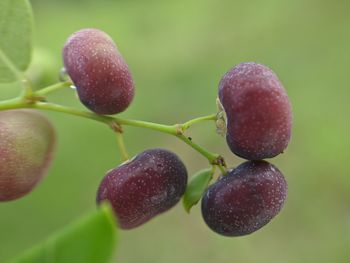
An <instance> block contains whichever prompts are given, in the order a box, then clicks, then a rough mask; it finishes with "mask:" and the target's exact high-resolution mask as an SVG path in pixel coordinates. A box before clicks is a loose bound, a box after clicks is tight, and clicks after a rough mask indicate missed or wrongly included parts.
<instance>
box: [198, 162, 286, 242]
mask: <svg viewBox="0 0 350 263" xmlns="http://www.w3.org/2000/svg"><path fill="white" fill-rule="evenodd" d="M286 195H287V183H286V181H285V179H284V177H283V175H282V173H281V172H280V171H279V170H278V169H277V168H276V167H275V166H273V165H272V164H270V163H268V162H265V161H248V162H245V163H243V164H241V165H240V166H238V167H237V168H236V169H234V170H232V171H230V172H229V174H228V175H227V176H225V177H222V178H221V179H220V180H219V181H217V182H216V183H214V184H213V185H211V186H210V187H209V188H208V190H207V191H206V193H205V195H204V197H203V198H202V215H203V218H204V221H205V222H206V223H207V225H208V226H209V227H210V228H211V229H212V230H213V231H214V232H216V233H218V234H221V235H224V236H243V235H247V234H250V233H252V232H254V231H256V230H258V229H260V228H261V227H263V226H264V225H266V224H267V223H268V222H270V220H271V219H272V218H274V217H275V216H276V215H277V214H278V213H279V211H280V210H281V209H282V207H283V204H284V201H285V199H286Z"/></svg>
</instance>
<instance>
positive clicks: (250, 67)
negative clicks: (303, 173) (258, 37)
mask: <svg viewBox="0 0 350 263" xmlns="http://www.w3.org/2000/svg"><path fill="white" fill-rule="evenodd" d="M219 99H220V102H221V104H222V106H223V108H224V110H225V113H226V117H227V134H226V139H227V143H228V145H229V147H230V149H231V151H232V152H233V153H235V154H236V155H238V156H240V157H243V158H245V159H248V160H260V159H265V158H271V157H274V156H276V155H278V154H280V153H281V152H283V150H284V149H285V148H286V147H287V145H288V142H289V139H290V136H291V128H292V112H291V106H290V103H289V99H288V96H287V93H286V91H285V89H284V88H283V86H282V84H281V82H280V81H279V80H278V78H277V76H276V75H275V73H274V72H273V71H272V70H271V69H269V68H268V67H266V66H264V65H261V64H257V63H253V62H250V63H241V64H239V65H237V66H236V67H234V68H232V69H231V70H230V71H229V72H227V73H226V74H225V76H224V77H223V78H222V79H221V81H220V84H219Z"/></svg>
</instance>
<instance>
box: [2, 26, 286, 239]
mask: <svg viewBox="0 0 350 263" xmlns="http://www.w3.org/2000/svg"><path fill="white" fill-rule="evenodd" d="M63 61H64V66H65V69H66V72H67V74H68V75H69V77H70V78H71V80H72V82H73V83H74V85H75V87H76V89H77V93H78V96H79V99H80V101H81V102H82V103H83V104H84V105H85V106H86V107H87V108H88V109H90V110H91V111H93V112H94V113H96V114H99V115H110V114H117V113H120V112H122V111H124V110H125V109H126V108H127V107H128V106H129V105H130V103H131V101H132V99H133V96H134V82H133V79H132V76H131V74H130V71H129V69H128V66H127V64H126V62H125V61H124V59H123V58H122V56H121V54H120V53H119V51H118V49H117V47H116V45H115V44H114V42H113V40H112V39H111V38H110V37H109V36H108V35H107V34H106V33H104V32H102V31H100V30H97V29H84V30H80V31H78V32H76V33H74V34H73V35H72V36H71V37H70V38H69V39H68V41H67V42H66V44H65V46H64V49H63ZM219 105H220V109H221V112H219V113H218V115H217V116H218V121H221V122H223V123H224V125H223V126H221V129H222V131H221V132H222V133H224V134H226V139H227V143H228V145H229V147H230V149H231V150H232V152H233V153H235V154H236V155H238V156H240V157H243V158H245V159H247V160H249V161H247V162H245V163H243V164H241V165H240V166H238V167H237V168H235V169H232V170H229V171H228V172H227V173H224V174H223V175H222V176H221V177H220V178H219V179H218V180H217V181H216V182H214V183H213V184H212V185H210V186H209V187H207V189H205V192H204V193H203V198H202V215H203V218H204V220H205V222H206V223H207V225H208V226H209V227H210V228H211V229H212V230H214V231H215V232H217V233H219V234H222V235H227V236H240V235H246V234H249V233H251V232H254V231H256V230H257V229H259V228H261V227H262V226H263V225H265V224H267V223H268V222H269V221H270V220H271V219H272V218H273V217H274V216H275V215H276V214H277V213H278V212H279V211H280V210H281V208H282V206H283V203H284V200H285V198H286V192H287V184H286V181H285V179H284V177H283V175H282V173H281V172H280V171H279V170H278V169H277V168H276V167H274V166H273V165H272V164H270V163H268V162H266V161H261V160H262V159H265V158H271V157H274V156H276V155H278V154H280V153H281V152H282V151H283V150H284V149H285V148H286V147H287V144H288V142H289V139H290V134H291V120H292V115H291V109H290V104H289V100H288V97H287V94H286V92H285V90H284V88H283V86H282V85H281V83H280V81H279V80H278V78H277V76H276V75H275V74H274V73H273V72H272V71H271V70H270V69H269V68H267V67H265V66H263V65H261V64H256V63H242V64H239V65H237V66H236V67H234V68H233V69H231V70H230V71H229V72H228V73H227V74H226V75H225V76H224V77H223V78H222V80H221V82H220V84H219ZM0 141H1V148H0V201H8V200H13V199H16V198H19V197H21V196H23V195H25V194H26V193H28V192H30V191H31V190H32V189H33V187H34V186H35V185H36V184H37V183H38V182H39V181H40V179H41V178H42V177H43V175H44V174H45V171H46V169H47V167H48V165H49V163H50V160H51V156H52V152H53V148H54V141H55V134H54V129H53V128H52V125H51V124H50V123H49V121H48V120H47V119H46V118H45V117H43V116H42V115H41V114H39V113H37V112H35V111H33V110H9V111H2V112H0ZM187 177H188V176H187V170H186V167H185V165H184V164H183V162H182V161H181V160H180V158H179V157H178V156H177V155H175V154H174V153H172V152H170V151H168V150H164V149H150V150H146V151H144V152H142V153H140V154H138V155H137V156H136V157H134V158H133V159H131V160H129V161H127V162H125V163H123V164H122V165H120V166H119V167H117V168H115V169H113V170H111V171H109V172H108V173H107V175H106V176H105V177H104V178H103V180H102V182H101V184H100V186H99V189H98V192H97V202H98V203H101V202H103V201H108V202H110V203H111V205H112V207H113V209H114V211H115V214H116V217H117V220H118V223H119V226H120V227H121V228H123V229H130V228H134V227H137V226H139V225H141V224H143V223H145V222H146V221H148V220H150V219H151V218H153V217H154V216H156V215H158V214H160V213H162V212H165V211H167V210H169V209H170V208H172V207H173V206H174V205H175V204H177V203H178V201H179V200H180V199H181V197H182V196H183V195H184V193H185V191H186V187H187Z"/></svg>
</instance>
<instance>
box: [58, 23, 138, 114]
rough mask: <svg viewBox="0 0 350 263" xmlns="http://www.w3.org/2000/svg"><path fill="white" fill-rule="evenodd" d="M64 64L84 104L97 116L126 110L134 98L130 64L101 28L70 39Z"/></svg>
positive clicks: (64, 50) (75, 35)
mask: <svg viewBox="0 0 350 263" xmlns="http://www.w3.org/2000/svg"><path fill="white" fill-rule="evenodd" d="M63 62H64V65H65V67H66V70H67V73H68V75H69V76H70V77H71V79H72V81H73V83H74V85H75V86H76V88H77V91H78V96H79V98H80V100H81V102H82V103H83V104H84V105H85V106H86V107H87V108H89V109H90V110H92V111H94V112H95V113H98V114H115V113H119V112H122V111H124V110H125V109H126V108H127V107H128V106H129V104H130V103H131V101H132V99H133V97H134V83H133V79H132V76H131V74H130V71H129V68H128V65H127V64H126V62H125V61H124V59H123V57H122V55H121V54H120V53H119V51H118V49H117V46H116V45H115V44H114V42H113V40H112V39H111V38H110V37H109V36H108V35H107V34H106V33H104V32H102V31H100V30H98V29H83V30H80V31H78V32H76V33H74V34H73V35H71V36H70V38H69V39H68V40H67V42H66V44H65V46H64V48H63Z"/></svg>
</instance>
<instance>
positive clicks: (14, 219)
mask: <svg viewBox="0 0 350 263" xmlns="http://www.w3.org/2000/svg"><path fill="white" fill-rule="evenodd" d="M32 4H33V8H34V14H35V20H36V21H35V24H36V32H35V46H36V47H40V49H41V51H40V52H39V54H42V53H47V55H45V56H46V59H45V56H43V57H36V59H39V60H40V59H43V60H44V61H46V62H44V65H46V66H45V69H47V70H48V69H50V68H52V69H53V72H54V74H52V75H51V76H50V78H49V79H53V80H52V81H55V77H56V75H57V72H58V70H59V69H60V67H61V65H62V62H61V48H62V45H63V44H64V42H65V40H66V38H67V37H68V36H69V35H70V34H71V33H72V32H74V31H76V30H78V29H81V28H85V27H97V28H100V29H102V30H104V31H106V32H108V33H109V34H110V35H111V36H112V37H113V38H114V40H115V41H116V43H117V45H118V47H119V49H120V51H121V52H122V54H123V56H124V58H125V59H126V60H127V62H128V64H129V66H130V69H131V71H132V73H133V76H134V78H135V82H136V87H137V90H136V97H135V100H134V102H133V104H132V107H130V108H129V109H128V111H127V112H125V113H123V114H122V116H124V117H130V118H137V119H143V120H151V121H155V122H161V123H169V124H170V123H177V122H182V121H185V120H188V119H190V118H192V117H196V116H200V115H205V114H210V113H213V112H215V109H216V107H215V98H216V93H217V85H218V82H219V80H220V78H221V76H222V75H223V74H224V73H225V72H226V71H227V70H228V69H229V68H231V67H232V66H233V65H235V64H237V63H240V62H244V61H257V62H261V63H263V64H266V65H268V66H269V67H271V68H272V69H273V70H274V71H275V72H276V73H277V74H278V75H279V77H280V79H281V80H282V82H283V83H284V85H285V87H286V89H287V91H288V94H289V96H290V99H291V101H292V105H293V111H294V129H293V137H292V141H291V143H290V145H289V148H288V150H287V151H286V152H285V154H283V155H280V156H278V157H277V158H275V159H273V160H271V162H272V163H274V164H276V165H277V166H278V167H279V169H280V170H282V171H283V173H284V174H285V176H286V178H287V181H288V183H289V196H288V199H287V202H286V205H285V207H284V209H283V210H282V212H281V213H280V215H279V216H278V217H277V218H275V219H274V220H273V221H272V223H270V224H269V225H267V226H266V227H264V228H263V229H261V230H260V231H258V232H256V233H254V234H252V235H249V236H246V237H241V238H225V237H221V236H219V235H216V234H214V233H213V232H211V231H210V230H209V229H208V228H207V227H206V225H205V224H204V222H203V220H202V219H201V215H200V208H199V207H198V206H197V207H195V208H194V209H193V210H192V213H191V214H190V215H187V214H186V213H185V211H184V210H183V209H182V207H181V205H180V204H179V205H178V206H177V207H176V208H174V209H172V210H171V211H170V212H168V213H166V214H164V215H162V216H159V217H157V218H155V219H153V220H151V221H150V222H149V223H147V224H145V225H144V226H142V227H139V228H137V229H135V230H132V231H122V232H121V235H120V245H119V247H118V249H117V253H116V257H115V260H114V261H113V262H129V263H132V262H143V263H163V262H167V263H175V262H176V263H177V262H201V263H206V262H223V263H225V262H246V263H248V262H285V263H288V262H291V263H292V262H293V263H294V262H318V263H320V262H327V263H328V262H350V249H349V248H350V169H349V164H348V163H347V162H348V161H349V157H350V153H349V149H350V139H349V130H350V91H349V75H350V72H349V71H350V50H349V48H350V34H349V28H350V16H349V10H350V2H349V1H346V0H344V1H341V0H332V1H331V0H329V1H319V0H309V1H305V0H294V1H284V0H280V1H277V0H265V1H258V0H255V1H243V0H240V1H237V0H226V1H217V0H216V1H215V0H205V1H204V0H202V1H199V0H178V1H156V0H153V1H152V0H151V1H141V0H134V1H112V0H110V1H102V0H100V1H87V0H86V1H85V0H80V1H68V0H66V1H63V0H51V1H49V0H41V1H39V0H32ZM39 56H41V55H39ZM50 57H51V58H50ZM45 63H47V64H45ZM17 93H18V88H17V87H12V86H5V87H2V89H1V91H0V95H1V98H3V99H4V98H8V97H11V96H14V95H16V94H17ZM50 99H52V100H53V101H56V102H59V103H62V104H65V105H72V106H76V107H81V108H82V106H81V105H80V104H79V102H78V100H77V99H76V97H75V95H74V92H73V91H72V90H65V91H61V92H59V93H56V94H54V95H51V96H50ZM46 114H47V115H48V116H49V117H50V118H51V119H52V121H53V122H54V124H55V126H56V129H57V134H58V143H57V150H56V156H55V157H56V158H55V160H54V162H53V165H52V167H51V169H50V171H49V174H48V176H47V177H46V178H45V180H44V181H43V182H42V183H41V185H40V186H39V187H38V188H36V189H35V191H33V192H32V193H31V194H30V195H28V196H26V197H25V198H23V199H20V200H18V201H14V202H9V203H2V204H0V215H1V216H0V262H6V260H8V259H10V258H11V257H13V256H14V255H16V254H17V253H19V252H20V251H22V250H24V249H26V248H28V247H31V246H32V245H33V244H35V243H37V242H40V241H41V240H43V239H45V238H46V237H48V236H49V235H50V234H51V233H53V232H54V231H56V230H57V229H60V228H61V227H64V226H65V225H66V224H67V223H69V222H71V221H73V220H74V219H75V218H77V217H79V216H80V215H81V214H84V213H86V212H88V211H90V210H92V209H94V208H95V192H96V189H97V187H98V184H99V182H100V180H101V178H102V177H103V175H104V174H105V172H106V171H107V170H109V169H110V168H113V167H115V166H117V165H118V163H119V161H120V156H119V152H118V149H117V145H116V143H115V137H114V134H113V133H112V132H111V131H110V130H109V129H107V128H106V127H105V126H103V125H101V124H98V123H95V122H93V121H90V120H85V119H81V118H77V117H72V116H68V115H67V116H66V115H63V114H59V113H51V112H50V113H46ZM125 130H126V140H127V146H128V149H129V151H130V153H131V154H137V153H138V152H140V151H142V150H144V149H147V148H152V147H164V148H168V149H172V150H173V151H174V152H176V153H177V154H179V155H180V156H181V157H182V159H183V160H184V162H185V163H186V165H187V167H188V170H189V172H190V174H193V173H194V172H195V171H197V170H198V169H201V168H203V167H206V166H207V163H206V160H204V159H203V158H202V157H201V156H199V155H197V154H195V152H194V151H193V150H192V149H190V148H189V147H188V146H186V145H184V144H183V143H181V142H180V141H178V140H176V138H172V137H169V136H167V135H163V134H160V133H157V132H152V131H148V130H144V129H138V128H132V127H126V128H125ZM191 136H192V137H193V138H194V139H195V140H196V141H197V142H199V143H200V144H202V145H204V146H206V147H207V148H209V149H212V150H213V151H216V152H219V153H222V154H224V155H225V157H226V159H227V161H228V162H229V164H230V165H232V166H235V165H238V164H239V163H241V162H242V160H241V159H239V158H236V157H234V156H233V155H232V154H231V153H230V151H229V150H228V148H227V146H226V144H225V141H224V139H222V138H221V137H219V136H218V135H216V134H215V128H214V126H213V124H212V123H206V124H200V125H198V127H196V128H194V129H193V130H191Z"/></svg>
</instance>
